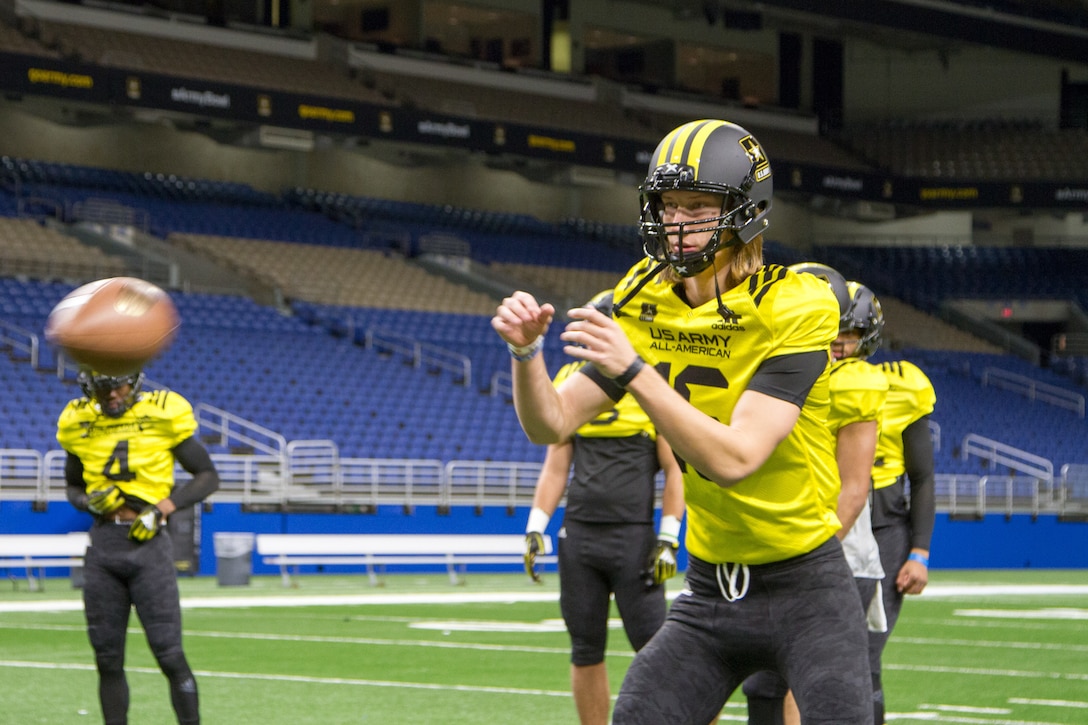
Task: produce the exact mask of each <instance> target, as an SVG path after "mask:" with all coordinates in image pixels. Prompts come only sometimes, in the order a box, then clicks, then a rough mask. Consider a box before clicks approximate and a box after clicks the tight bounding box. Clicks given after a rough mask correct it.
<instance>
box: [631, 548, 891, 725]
mask: <svg viewBox="0 0 1088 725" xmlns="http://www.w3.org/2000/svg"><path fill="white" fill-rule="evenodd" d="M688 561H689V566H688V574H687V580H686V582H685V583H686V587H685V589H684V590H683V591H681V592H680V595H679V596H678V597H677V598H676V599H675V600H674V601H673V604H672V607H671V608H670V609H669V615H668V617H667V618H666V620H665V624H664V626H662V628H661V629H660V630H659V631H658V633H657V634H656V635H655V636H654V638H653V639H652V640H650V643H649V644H647V645H646V647H644V648H643V649H642V650H641V651H640V652H639V653H638V654H637V655H635V659H634V662H632V663H631V667H630V668H629V669H628V671H627V676H626V677H625V678H624V681H623V686H622V687H621V688H620V693H619V698H618V699H617V701H616V707H615V711H614V714H613V718H612V722H613V723H614V725H633V724H637V725H642V724H645V725H660V724H661V723H670V725H705V723H708V722H710V721H711V720H712V719H713V718H714V717H715V716H716V715H717V714H718V712H719V711H720V710H721V708H722V706H723V705H724V704H725V701H726V700H727V699H728V698H729V696H730V695H731V694H732V693H733V691H734V690H736V688H737V687H738V686H739V685H740V683H741V682H742V681H743V680H744V679H745V678H746V677H748V676H749V675H751V674H753V673H755V672H760V671H762V670H770V671H773V672H777V673H778V674H780V675H781V676H783V677H784V678H785V679H786V680H787V681H788V682H789V683H790V686H791V688H792V689H793V693H794V696H795V697H796V699H797V705H798V707H799V708H800V710H801V717H802V719H803V721H804V722H805V724H806V725H870V724H871V723H872V722H873V709H872V683H871V680H870V675H869V666H868V658H867V649H866V646H867V642H868V637H867V632H866V627H865V616H864V613H863V612H862V609H861V601H860V598H859V597H858V590H857V585H856V584H855V583H854V576H853V574H852V573H851V572H850V567H849V566H847V564H846V557H845V556H843V553H842V545H841V544H839V541H838V539H835V538H831V539H829V540H828V541H827V542H825V543H824V544H822V545H821V546H819V547H817V548H816V549H815V550H813V551H811V552H809V553H807V554H803V555H801V556H798V557H795V558H793V559H788V560H786V561H782V562H777V563H774V564H763V565H758V566H751V567H748V571H747V575H745V574H744V572H743V571H741V572H737V569H736V568H734V567H730V569H729V570H727V571H723V570H722V568H721V567H715V566H713V565H711V564H708V563H706V562H703V561H700V560H699V559H697V558H695V557H691V556H689V559H688Z"/></svg>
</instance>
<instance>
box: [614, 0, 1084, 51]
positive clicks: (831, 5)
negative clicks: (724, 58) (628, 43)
mask: <svg viewBox="0 0 1088 725" xmlns="http://www.w3.org/2000/svg"><path fill="white" fill-rule="evenodd" d="M634 1H635V2H638V3H641V4H644V5H653V6H656V7H662V8H667V9H669V10H672V12H673V14H674V16H675V17H677V18H678V19H690V20H692V21H695V22H705V23H708V24H710V25H714V24H716V23H718V22H721V23H722V24H723V25H725V26H726V27H730V24H731V23H732V24H733V27H734V28H736V29H738V30H743V29H745V28H748V29H755V28H756V27H762V25H763V24H764V23H766V24H767V25H770V26H772V27H776V28H779V29H783V30H789V29H797V30H801V29H803V30H807V31H809V32H816V33H824V34H827V35H838V36H841V37H850V36H860V37H869V38H872V37H878V38H879V39H880V41H881V42H886V41H891V42H893V43H895V44H896V45H900V44H903V43H904V42H905V43H908V44H916V43H918V40H919V39H920V38H924V37H928V38H929V39H930V43H929V44H930V45H936V46H938V47H940V46H942V45H943V46H946V47H947V46H948V45H950V44H951V45H954V44H955V43H964V42H966V43H975V44H980V45H990V46H995V47H999V48H1004V49H1006V50H1014V51H1018V52H1024V53H1030V54H1033V55H1042V56H1046V57H1051V58H1058V59H1061V60H1069V61H1076V62H1079V63H1088V2H1086V0H1077V2H1069V1H1068V0H1065V1H1063V0H1022V1H1020V2H1018V1H1017V0H1004V2H1002V1H1001V0H995V1H994V2H990V3H975V2H953V1H951V0H835V2H812V1H811V0H759V1H758V2H757V1H754V0H634ZM997 8H1001V9H997ZM903 33H909V36H904V35H903Z"/></svg>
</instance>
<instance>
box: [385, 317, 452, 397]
mask: <svg viewBox="0 0 1088 725" xmlns="http://www.w3.org/2000/svg"><path fill="white" fill-rule="evenodd" d="M364 344H365V345H366V347H368V348H370V349H373V350H376V351H378V352H382V351H385V352H393V353H399V354H401V355H404V356H405V357H406V358H408V361H409V362H410V363H411V364H412V367H414V368H421V367H423V365H424V364H427V365H431V366H433V367H436V368H439V369H441V370H447V371H449V372H451V373H453V375H454V376H455V377H457V383H458V384H459V385H464V386H465V387H466V388H467V387H470V386H471V385H472V361H471V360H470V359H469V358H468V356H467V355H462V354H460V353H456V352H453V351H452V350H447V349H446V348H444V347H439V346H438V345H433V344H431V343H429V342H420V341H419V340H417V339H415V338H414V337H409V336H408V335H402V334H400V333H399V332H393V331H391V330H383V329H380V328H370V329H368V330H367V331H366V337H365V342H364Z"/></svg>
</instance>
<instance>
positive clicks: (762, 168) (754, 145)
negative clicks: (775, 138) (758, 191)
mask: <svg viewBox="0 0 1088 725" xmlns="http://www.w3.org/2000/svg"><path fill="white" fill-rule="evenodd" d="M738 143H739V144H740V145H741V147H742V148H743V149H744V153H746V154H748V158H750V159H751V160H752V164H753V168H752V178H753V179H754V180H755V181H763V180H764V179H766V178H767V177H768V176H770V175H771V162H770V161H769V160H768V159H767V155H766V154H764V153H763V147H762V146H760V145H759V141H756V139H755V136H745V137H744V138H742V139H740V141H738Z"/></svg>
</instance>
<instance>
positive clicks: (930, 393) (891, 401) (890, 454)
mask: <svg viewBox="0 0 1088 725" xmlns="http://www.w3.org/2000/svg"><path fill="white" fill-rule="evenodd" d="M878 367H879V369H880V370H881V371H882V372H883V373H884V376H885V377H886V378H887V380H888V399H887V403H886V404H885V406H884V417H883V425H882V426H881V429H880V438H879V439H878V440H877V445H876V461H875V462H874V464H873V487H874V488H876V489H881V488H886V487H887V486H890V485H892V484H893V483H895V481H896V479H897V478H899V477H900V476H902V475H903V474H904V473H905V472H906V470H907V468H906V463H905V462H904V460H903V431H904V430H906V429H907V427H908V426H909V425H910V424H911V423H913V422H915V421H916V420H918V419H919V418H921V417H923V416H926V415H929V414H930V413H932V412H933V407H934V406H935V405H936V404H937V393H936V391H934V390H933V383H931V382H930V381H929V378H927V377H926V374H925V373H923V372H922V371H921V370H920V369H919V368H918V366H917V365H914V364H913V363H909V362H907V361H906V360H897V361H895V362H885V363H881V364H880V365H879V366H878Z"/></svg>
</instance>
